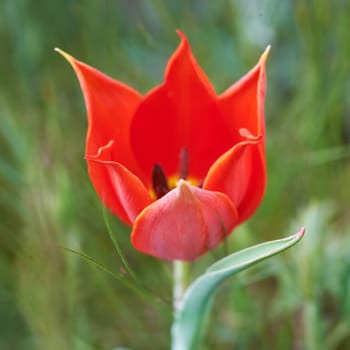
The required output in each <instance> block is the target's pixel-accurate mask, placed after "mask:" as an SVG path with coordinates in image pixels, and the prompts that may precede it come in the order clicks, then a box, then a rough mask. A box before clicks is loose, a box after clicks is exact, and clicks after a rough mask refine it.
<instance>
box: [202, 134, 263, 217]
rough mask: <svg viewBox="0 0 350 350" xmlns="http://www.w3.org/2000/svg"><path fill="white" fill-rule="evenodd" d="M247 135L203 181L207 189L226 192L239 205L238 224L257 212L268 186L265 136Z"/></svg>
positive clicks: (214, 165)
mask: <svg viewBox="0 0 350 350" xmlns="http://www.w3.org/2000/svg"><path fill="white" fill-rule="evenodd" d="M242 134H243V135H244V133H243V132H242ZM244 137H245V139H246V140H245V141H242V142H240V143H239V144H237V145H236V146H234V147H233V148H231V149H230V150H229V151H228V152H226V153H225V154H223V155H222V156H221V157H220V158H219V159H218V160H217V161H216V162H215V163H214V164H213V166H212V167H211V168H210V170H209V173H208V175H207V177H206V179H205V180H204V183H203V188H204V189H206V190H210V191H219V192H222V193H225V194H226V195H227V196H228V197H229V198H230V199H231V201H232V202H233V203H234V205H235V207H236V208H237V211H238V215H239V223H242V222H243V221H245V220H247V219H248V217H250V216H251V215H252V214H253V213H254V212H255V210H256V209H257V207H258V205H259V204H260V202H261V200H262V198H263V195H264V192H265V187H266V166H265V154H264V145H263V141H262V138H261V137H260V138H254V137H252V136H250V137H249V136H247V135H244Z"/></svg>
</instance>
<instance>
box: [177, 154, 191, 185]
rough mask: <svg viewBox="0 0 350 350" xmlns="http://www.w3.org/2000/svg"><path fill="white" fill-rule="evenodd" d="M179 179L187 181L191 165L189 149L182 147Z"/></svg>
mask: <svg viewBox="0 0 350 350" xmlns="http://www.w3.org/2000/svg"><path fill="white" fill-rule="evenodd" d="M179 158H180V159H179V164H180V166H179V178H180V179H183V180H186V179H187V176H188V165H189V155H188V149H187V148H186V147H182V148H181V151H180V157H179Z"/></svg>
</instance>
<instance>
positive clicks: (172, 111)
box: [131, 33, 232, 179]
mask: <svg viewBox="0 0 350 350" xmlns="http://www.w3.org/2000/svg"><path fill="white" fill-rule="evenodd" d="M179 35H180V37H181V43H180V45H179V47H178V48H177V50H176V51H175V53H174V54H173V56H172V57H171V58H170V59H169V62H168V65H167V69H166V73H165V82H164V83H163V84H162V85H160V86H158V87H157V88H155V89H154V90H153V91H151V92H150V93H149V94H148V95H147V96H146V97H145V98H144V100H143V101H142V103H141V104H140V106H139V107H138V108H137V110H136V112H135V116H134V119H133V122H132V125H131V143H132V147H133V150H134V154H135V157H136V158H137V160H138V162H139V163H140V164H141V166H142V169H143V170H145V171H146V172H147V173H148V174H151V171H152V168H153V166H154V164H155V163H158V164H160V165H161V167H162V168H163V170H164V171H165V173H166V175H167V176H168V177H169V176H173V175H174V174H175V173H177V170H178V166H179V164H178V162H179V155H180V153H181V149H182V148H184V147H186V148H187V149H188V153H189V172H190V175H191V176H193V177H197V178H201V179H202V178H204V176H205V174H206V173H207V171H208V169H209V167H210V165H211V164H212V163H213V162H214V161H215V159H216V158H217V157H218V156H219V155H221V154H222V153H224V152H225V151H226V150H228V149H229V148H230V147H231V146H232V137H231V133H230V132H229V131H228V130H227V128H226V127H225V123H224V120H223V119H222V116H221V112H220V109H219V107H218V104H217V96H216V95H215V91H214V89H213V87H212V86H211V84H210V82H209V80H208V78H207V77H206V76H205V74H204V72H203V71H202V70H201V68H200V67H199V65H198V63H197V61H196V60H195V58H194V56H193V54H192V52H191V48H190V45H189V43H188V41H187V39H186V37H185V36H184V35H183V34H182V33H179Z"/></svg>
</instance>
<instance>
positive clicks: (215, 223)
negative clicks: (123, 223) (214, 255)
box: [131, 180, 238, 261]
mask: <svg viewBox="0 0 350 350" xmlns="http://www.w3.org/2000/svg"><path fill="white" fill-rule="evenodd" d="M237 219H238V217H237V212H236V210H235V208H234V207H233V205H232V203H231V201H230V200H229V199H228V198H227V196H226V195H224V194H222V193H218V192H210V191H206V190H203V189H200V188H198V187H195V186H192V185H190V184H188V183H187V182H186V181H183V180H180V181H179V184H178V187H177V188H175V189H174V190H172V191H170V192H168V193H167V194H166V195H165V196H164V197H162V198H161V199H159V200H157V201H156V202H154V203H153V204H151V205H150V206H148V207H147V208H146V209H145V210H144V211H142V213H141V214H140V215H139V216H138V218H137V219H136V222H135V225H134V229H133V232H132V236H131V241H132V244H133V245H134V247H135V248H136V249H138V250H140V251H142V252H144V253H146V254H149V255H153V256H156V257H158V258H162V259H167V260H184V261H193V260H195V259H196V258H198V257H199V256H200V255H202V254H204V253H205V252H207V251H208V250H210V249H213V248H214V247H215V246H216V245H217V244H218V243H219V242H221V241H222V240H223V239H224V238H225V237H226V236H227V235H228V234H230V233H231V231H232V230H233V228H234V227H235V226H236V224H237Z"/></svg>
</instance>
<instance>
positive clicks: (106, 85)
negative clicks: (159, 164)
mask: <svg viewBox="0 0 350 350" xmlns="http://www.w3.org/2000/svg"><path fill="white" fill-rule="evenodd" d="M58 51H59V52H60V53H61V54H62V55H63V56H64V57H65V58H66V59H67V60H68V61H69V63H70V64H71V65H72V67H73V69H74V71H75V72H76V74H77V76H78V78H79V81H80V85H81V88H82V91H83V94H84V98H85V104H86V108H87V115H88V123H89V128H88V133H87V139H86V154H87V155H89V156H91V155H95V154H96V153H97V152H98V150H99V148H100V147H102V146H104V145H106V144H107V143H108V142H109V141H110V140H114V141H115V144H116V147H114V150H113V154H112V158H113V160H114V161H116V162H119V163H121V164H123V165H124V166H126V167H127V168H128V169H129V170H131V171H132V172H134V173H135V174H137V175H139V176H140V177H142V175H143V174H142V173H141V171H140V169H139V168H138V165H137V163H136V161H135V158H134V155H133V154H132V151H131V147H130V140H129V138H130V130H129V129H130V122H131V119H132V116H133V113H134V111H135V109H136V107H137V106H138V104H139V102H140V101H141V98H142V97H141V95H140V94H139V93H138V92H137V91H135V90H133V89H131V88H130V87H128V86H126V85H124V84H122V83H120V82H119V81H116V80H113V79H112V78H110V77H108V76H107V75H105V74H103V73H101V72H100V71H98V70H96V69H95V68H92V67H90V66H88V65H87V64H85V63H83V62H80V61H78V60H76V59H75V58H74V57H72V56H70V55H68V54H67V53H65V52H63V51H61V50H58Z"/></svg>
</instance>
